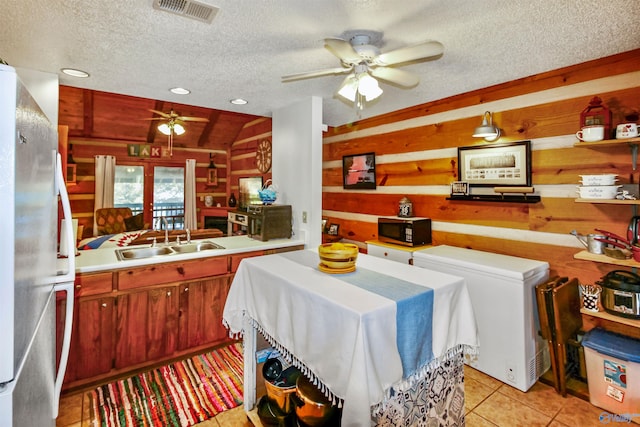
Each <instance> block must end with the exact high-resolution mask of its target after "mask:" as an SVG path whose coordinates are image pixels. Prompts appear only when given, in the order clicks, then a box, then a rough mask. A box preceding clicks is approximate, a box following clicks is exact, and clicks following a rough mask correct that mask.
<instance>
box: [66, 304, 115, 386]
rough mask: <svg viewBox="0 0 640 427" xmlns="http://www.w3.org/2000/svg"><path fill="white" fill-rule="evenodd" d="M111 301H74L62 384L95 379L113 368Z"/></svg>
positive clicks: (113, 341) (112, 309)
mask: <svg viewBox="0 0 640 427" xmlns="http://www.w3.org/2000/svg"><path fill="white" fill-rule="evenodd" d="M114 325H115V298H114V297H103V298H77V299H76V301H75V307H74V319H73V331H72V335H71V350H70V352H69V362H68V364H67V373H66V376H65V382H68V381H75V380H79V379H84V378H90V377H95V376H98V375H101V374H105V373H107V372H109V371H110V370H111V369H112V368H113V358H114V344H115V328H114Z"/></svg>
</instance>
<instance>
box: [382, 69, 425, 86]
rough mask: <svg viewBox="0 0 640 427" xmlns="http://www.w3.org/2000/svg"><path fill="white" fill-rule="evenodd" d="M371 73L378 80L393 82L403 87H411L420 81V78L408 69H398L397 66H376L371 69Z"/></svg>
mask: <svg viewBox="0 0 640 427" xmlns="http://www.w3.org/2000/svg"><path fill="white" fill-rule="evenodd" d="M371 75H372V76H373V77H377V78H379V79H380V80H385V81H388V82H390V83H395V84H397V85H400V86H404V87H412V86H415V85H417V84H418V83H420V78H419V77H418V76H417V75H415V74H413V73H410V72H408V71H403V70H398V69H397V68H387V67H378V68H374V69H372V70H371Z"/></svg>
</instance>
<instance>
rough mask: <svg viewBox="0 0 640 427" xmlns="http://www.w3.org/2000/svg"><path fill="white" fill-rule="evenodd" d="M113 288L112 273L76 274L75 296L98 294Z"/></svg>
mask: <svg viewBox="0 0 640 427" xmlns="http://www.w3.org/2000/svg"><path fill="white" fill-rule="evenodd" d="M112 290H113V273H111V272H109V273H96V274H80V275H78V276H76V280H75V290H74V294H75V296H76V297H84V296H89V295H98V294H104V293H108V292H111V291H112Z"/></svg>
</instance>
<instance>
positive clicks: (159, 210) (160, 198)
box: [153, 166, 184, 230]
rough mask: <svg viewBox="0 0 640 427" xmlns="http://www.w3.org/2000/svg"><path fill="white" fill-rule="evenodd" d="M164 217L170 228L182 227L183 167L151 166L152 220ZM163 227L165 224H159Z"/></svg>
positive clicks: (178, 228)
mask: <svg viewBox="0 0 640 427" xmlns="http://www.w3.org/2000/svg"><path fill="white" fill-rule="evenodd" d="M160 217H164V218H165V219H166V220H167V222H166V225H167V226H168V227H169V229H171V230H182V229H183V228H184V168H183V167H167V166H155V167H154V168H153V221H154V223H155V221H156V218H160ZM161 227H162V228H164V227H165V224H164V223H163V224H161Z"/></svg>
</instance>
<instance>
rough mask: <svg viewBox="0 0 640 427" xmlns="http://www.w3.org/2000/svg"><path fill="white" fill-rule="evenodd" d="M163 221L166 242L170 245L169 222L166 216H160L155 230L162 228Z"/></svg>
mask: <svg viewBox="0 0 640 427" xmlns="http://www.w3.org/2000/svg"><path fill="white" fill-rule="evenodd" d="M161 221H162V222H163V223H164V244H165V245H168V244H169V222H168V221H167V218H165V217H164V216H159V217H158V218H157V219H156V221H155V223H154V227H153V229H154V230H155V231H160V230H162V228H161V225H162V224H161Z"/></svg>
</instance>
